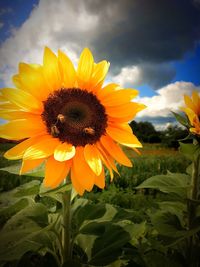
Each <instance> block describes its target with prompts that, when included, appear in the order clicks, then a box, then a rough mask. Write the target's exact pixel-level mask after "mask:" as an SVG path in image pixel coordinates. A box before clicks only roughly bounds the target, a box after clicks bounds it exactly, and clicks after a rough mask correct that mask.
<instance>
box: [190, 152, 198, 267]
mask: <svg viewBox="0 0 200 267" xmlns="http://www.w3.org/2000/svg"><path fill="white" fill-rule="evenodd" d="M199 175H200V155H198V156H197V157H196V158H195V159H194V160H193V168H192V176H191V191H190V199H191V201H189V202H188V216H189V217H188V227H189V230H191V229H192V228H193V223H194V221H195V219H196V207H197V205H196V202H195V201H198V197H199V181H198V180H199ZM195 242H196V241H195V236H194V235H193V236H191V237H189V242H188V254H189V255H188V256H189V257H188V259H189V262H190V266H191V267H193V266H194V267H196V266H197V265H196V259H195V253H194V247H195Z"/></svg>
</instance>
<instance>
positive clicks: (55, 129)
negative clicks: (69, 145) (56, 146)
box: [51, 125, 60, 137]
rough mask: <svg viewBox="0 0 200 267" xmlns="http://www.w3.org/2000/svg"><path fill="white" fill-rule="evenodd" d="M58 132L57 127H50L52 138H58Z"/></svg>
mask: <svg viewBox="0 0 200 267" xmlns="http://www.w3.org/2000/svg"><path fill="white" fill-rule="evenodd" d="M59 133H60V131H59V130H58V128H57V126H56V125H52V126H51V135H52V136H53V137H58V135H59Z"/></svg>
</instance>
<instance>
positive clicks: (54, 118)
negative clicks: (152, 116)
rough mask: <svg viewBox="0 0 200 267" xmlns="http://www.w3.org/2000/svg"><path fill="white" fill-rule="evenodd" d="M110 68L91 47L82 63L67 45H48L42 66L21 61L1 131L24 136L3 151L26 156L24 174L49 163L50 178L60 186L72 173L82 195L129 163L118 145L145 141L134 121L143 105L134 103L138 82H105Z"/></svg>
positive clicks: (5, 96)
mask: <svg viewBox="0 0 200 267" xmlns="http://www.w3.org/2000/svg"><path fill="white" fill-rule="evenodd" d="M108 69H109V63H108V62H107V61H105V60H103V61H101V62H99V63H95V62H94V59H93V55H92V53H91V51H90V50H89V49H88V48H85V49H84V50H83V51H82V53H81V56H80V59H79V62H78V67H77V70H76V69H75V68H74V66H73V64H72V62H71V60H70V59H69V58H68V57H67V55H65V54H64V53H63V52H61V51H58V56H56V55H55V54H54V53H53V52H52V51H51V50H50V49H49V48H47V47H46V48H45V50H44V56H43V65H35V64H25V63H20V64H19V73H18V74H17V75H15V76H14V77H13V82H14V85H15V87H16V88H3V89H1V91H0V92H1V93H0V94H1V101H2V103H1V105H0V116H1V118H3V119H5V120H8V122H7V123H5V124H3V125H1V126H0V136H1V137H2V138H6V139H11V140H22V139H24V141H22V142H21V143H19V144H17V145H16V146H15V147H13V148H11V149H10V150H8V151H7V152H6V153H5V155H4V156H5V157H6V158H7V159H11V160H17V159H22V166H21V170H20V174H23V173H26V172H27V171H30V170H32V169H34V168H35V167H37V166H39V165H40V164H42V163H45V177H44V185H45V186H46V187H50V188H55V187H57V186H58V185H59V184H60V183H62V182H63V180H64V179H65V178H66V176H67V175H68V174H69V173H70V178H71V182H72V185H73V187H74V188H75V190H76V191H77V192H78V193H79V194H80V195H83V193H84V191H85V190H87V191H91V190H92V188H93V186H94V185H97V186H98V187H100V188H104V186H105V174H104V168H105V167H106V168H107V169H108V170H109V171H110V175H111V179H112V178H113V171H115V172H117V168H116V165H115V162H118V163H120V164H123V165H125V166H128V167H131V166H132V164H131V161H130V159H129V158H128V157H127V156H126V154H125V153H124V152H123V150H122V148H121V146H120V145H123V146H126V147H130V148H133V149H135V150H137V148H138V147H142V145H141V143H140V142H139V141H138V139H137V137H136V136H135V135H134V134H133V133H132V129H131V128H130V126H129V125H128V122H129V121H130V120H132V119H133V118H134V117H135V115H136V114H137V113H138V112H139V111H140V110H142V109H144V108H145V106H144V105H143V104H140V103H136V102H133V101H132V99H133V98H135V97H136V96H137V95H138V91H137V90H134V89H122V88H121V87H120V86H119V85H118V84H115V83H110V84H108V85H106V86H103V83H104V79H105V77H106V74H107V72H108Z"/></svg>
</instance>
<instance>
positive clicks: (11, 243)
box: [0, 203, 55, 261]
mask: <svg viewBox="0 0 200 267" xmlns="http://www.w3.org/2000/svg"><path fill="white" fill-rule="evenodd" d="M53 225H54V224H51V225H49V224H48V213H47V209H46V207H45V206H44V205H43V204H41V203H32V205H30V206H28V207H26V208H25V209H23V210H21V211H20V212H18V213H17V214H16V215H14V216H13V217H12V218H11V219H10V220H8V221H7V223H6V224H5V225H4V227H3V229H2V230H1V232H0V235H1V243H0V260H5V261H10V260H16V259H19V258H21V256H22V255H24V253H26V252H27V251H36V250H38V249H40V248H43V247H44V246H45V247H46V246H48V247H49V248H50V249H52V244H53V240H55V235H54V234H53V233H51V232H49V231H50V230H51V228H52V227H53Z"/></svg>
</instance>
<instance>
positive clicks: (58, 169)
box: [44, 156, 71, 188]
mask: <svg viewBox="0 0 200 267" xmlns="http://www.w3.org/2000/svg"><path fill="white" fill-rule="evenodd" d="M70 168H71V161H70V160H69V161H65V162H59V161H57V160H55V159H54V157H53V156H51V157H50V158H48V160H47V163H46V167H45V178H44V185H45V186H46V187H50V188H55V187H56V186H59V184H60V183H61V182H63V180H64V179H65V178H66V177H67V175H68V173H69V171H70Z"/></svg>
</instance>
